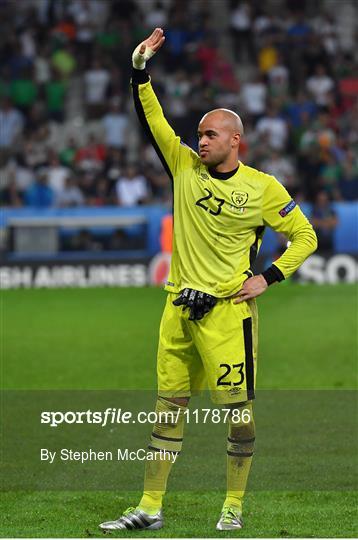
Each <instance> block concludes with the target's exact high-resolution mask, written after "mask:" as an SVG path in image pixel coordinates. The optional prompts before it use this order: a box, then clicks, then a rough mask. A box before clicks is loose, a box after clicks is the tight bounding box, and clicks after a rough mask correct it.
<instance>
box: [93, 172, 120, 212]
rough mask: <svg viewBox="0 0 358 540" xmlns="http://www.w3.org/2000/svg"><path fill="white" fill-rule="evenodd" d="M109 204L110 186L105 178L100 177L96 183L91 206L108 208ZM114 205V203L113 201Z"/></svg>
mask: <svg viewBox="0 0 358 540" xmlns="http://www.w3.org/2000/svg"><path fill="white" fill-rule="evenodd" d="M111 202H112V201H111V197H110V184H109V182H108V180H107V178H104V177H101V178H99V179H98V180H97V181H96V184H95V194H94V197H93V201H92V204H93V205H94V206H106V205H107V206H108V205H109V204H111ZM115 203H116V201H114V204H115Z"/></svg>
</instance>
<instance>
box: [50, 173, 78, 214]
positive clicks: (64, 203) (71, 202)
mask: <svg viewBox="0 0 358 540" xmlns="http://www.w3.org/2000/svg"><path fill="white" fill-rule="evenodd" d="M84 203H85V198H84V196H83V193H82V191H81V190H80V188H79V187H78V185H77V182H76V180H75V178H74V177H73V176H71V175H68V176H67V177H66V179H65V184H64V186H63V188H62V189H61V190H60V191H58V192H57V193H56V198H55V205H56V206H57V207H59V208H73V207H75V206H83V205H84Z"/></svg>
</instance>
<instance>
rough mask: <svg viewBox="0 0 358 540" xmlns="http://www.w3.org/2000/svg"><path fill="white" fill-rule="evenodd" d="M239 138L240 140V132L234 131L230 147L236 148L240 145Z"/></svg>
mask: <svg viewBox="0 0 358 540" xmlns="http://www.w3.org/2000/svg"><path fill="white" fill-rule="evenodd" d="M240 140H241V135H240V133H235V134H234V135H233V136H232V143H231V146H232V148H235V147H236V148H238V147H239V146H240Z"/></svg>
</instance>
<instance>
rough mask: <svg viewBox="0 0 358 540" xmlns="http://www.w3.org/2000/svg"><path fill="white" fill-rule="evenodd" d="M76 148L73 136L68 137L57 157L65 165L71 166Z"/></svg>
mask: <svg viewBox="0 0 358 540" xmlns="http://www.w3.org/2000/svg"><path fill="white" fill-rule="evenodd" d="M77 150H78V145H77V141H76V139H75V138H74V137H69V138H68V140H67V142H66V145H65V147H64V148H63V149H62V150H61V151H60V153H59V158H60V161H61V163H62V165H64V166H65V167H71V168H72V167H73V166H74V162H75V157H76V153H77Z"/></svg>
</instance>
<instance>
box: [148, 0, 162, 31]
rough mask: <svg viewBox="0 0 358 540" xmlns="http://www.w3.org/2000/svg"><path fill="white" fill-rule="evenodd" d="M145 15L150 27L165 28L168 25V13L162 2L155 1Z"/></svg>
mask: <svg viewBox="0 0 358 540" xmlns="http://www.w3.org/2000/svg"><path fill="white" fill-rule="evenodd" d="M144 17H145V19H144V21H145V26H146V28H148V29H152V28H164V27H165V26H166V25H167V20H168V15H167V12H166V10H165V9H164V6H163V4H162V2H155V4H154V6H153V7H152V8H151V9H148V10H146V11H145V14H144Z"/></svg>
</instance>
